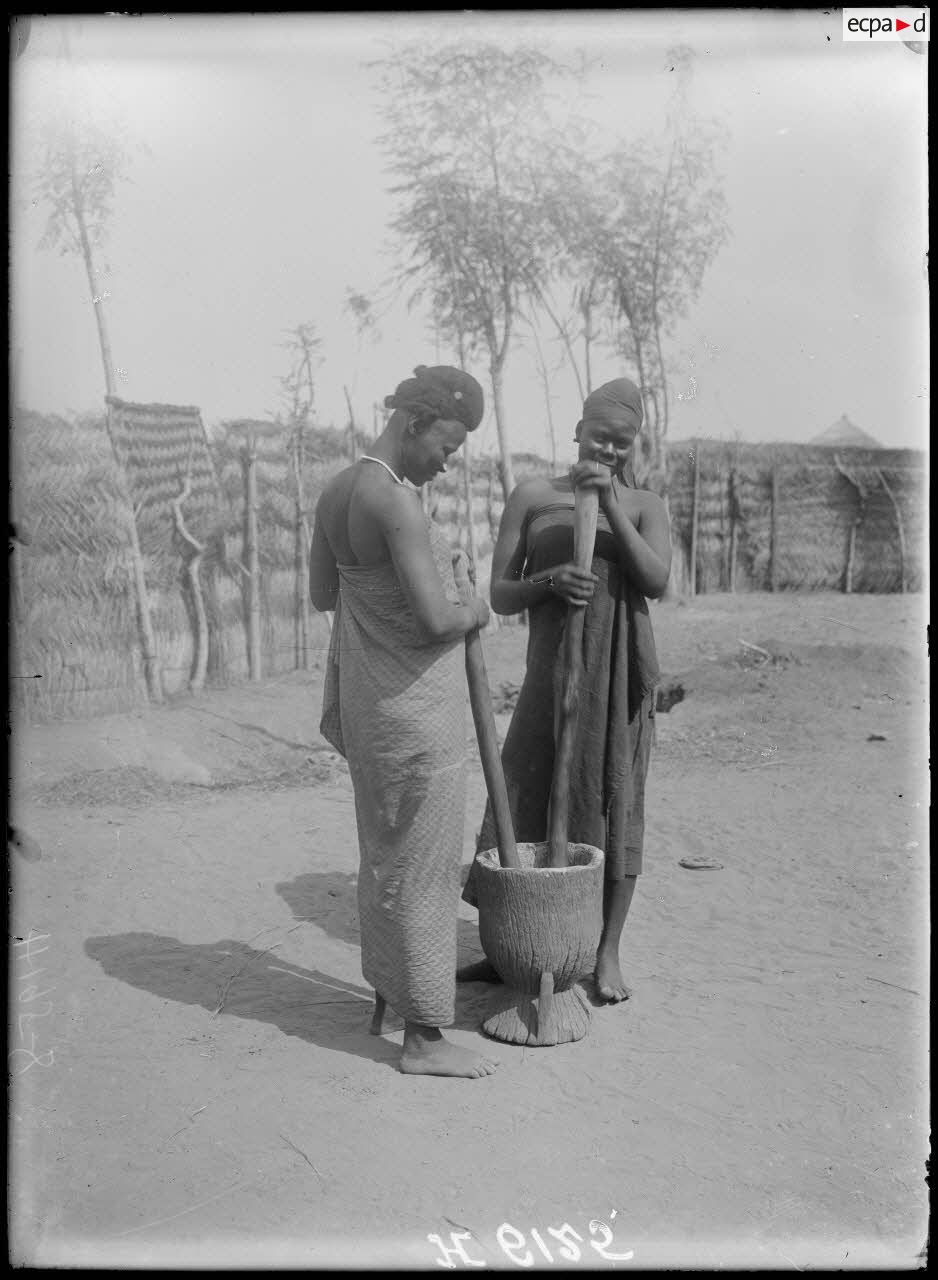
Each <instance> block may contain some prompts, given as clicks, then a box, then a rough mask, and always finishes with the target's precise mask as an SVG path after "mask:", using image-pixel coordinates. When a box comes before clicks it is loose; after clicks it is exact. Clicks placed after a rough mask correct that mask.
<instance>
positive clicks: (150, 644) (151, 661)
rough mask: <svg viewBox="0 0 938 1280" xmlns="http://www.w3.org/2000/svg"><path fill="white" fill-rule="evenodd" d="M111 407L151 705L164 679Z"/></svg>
mask: <svg viewBox="0 0 938 1280" xmlns="http://www.w3.org/2000/svg"><path fill="white" fill-rule="evenodd" d="M113 412H114V410H113V407H112V405H111V404H108V405H107V412H106V417H105V421H106V423H107V434H108V439H109V441H110V443H111V450H112V452H113V454H114V459H115V461H116V463H117V473H118V476H119V478H120V487H121V493H122V496H123V499H124V510H125V516H126V523H127V540H128V542H129V544H130V546H129V550H130V574H131V579H132V581H133V584H134V603H135V606H136V613H137V634H138V636H139V639H140V655H141V657H142V659H143V677H144V680H145V681H146V686H147V697H148V698H149V699H150V701H151V702H157V703H159V702H162V701H163V677H162V673H161V670H160V659H159V650H158V649H157V645H156V632H155V631H154V629H153V615H152V614H151V612H150V596H149V592H148V590H147V578H146V571H145V568H144V562H143V552H142V551H141V549H140V536H139V534H138V532H137V513H136V511H135V510H134V505H133V499H132V498H131V496H130V488H129V486H128V484H127V476H126V473H125V471H124V467H123V463H122V462H121V460H120V455H119V453H118V451H117V446H116V445H115V443H114V432H113V423H112V418H113Z"/></svg>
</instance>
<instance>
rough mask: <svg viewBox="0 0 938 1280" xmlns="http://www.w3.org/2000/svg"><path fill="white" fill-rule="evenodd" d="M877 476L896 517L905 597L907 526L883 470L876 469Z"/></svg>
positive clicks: (900, 572)
mask: <svg viewBox="0 0 938 1280" xmlns="http://www.w3.org/2000/svg"><path fill="white" fill-rule="evenodd" d="M876 474H877V475H878V476H879V480H880V483H881V484H882V486H883V488H884V489H885V490H886V496H887V497H888V498H889V501H890V502H891V503H892V510H893V514H894V515H895V517H896V532H897V533H898V534H899V582H900V587H899V589H900V591H901V592H902V594H903V595H905V593H906V592H907V591H908V589H909V581H908V576H907V573H906V548H905V525H904V524H903V521H902V511H901V510H900V507H899V503H898V501H897V500H896V495H895V494H894V493H893V491H892V489H890V487H889V485H888V484H887V483H886V477H885V476H884V475H883V473H882V470H881V468H879V467H877V468H876Z"/></svg>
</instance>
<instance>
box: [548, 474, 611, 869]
mask: <svg viewBox="0 0 938 1280" xmlns="http://www.w3.org/2000/svg"><path fill="white" fill-rule="evenodd" d="M573 500H574V525H573V558H574V561H575V562H576V564H577V565H578V566H579V567H580V568H581V569H589V567H590V565H591V564H592V563H593V544H594V543H595V541H596V520H597V517H598V515H599V495H598V493H597V492H596V490H595V489H586V490H581V489H575V490H574V492H573ZM585 619H586V607H585V606H582V605H579V606H578V605H572V604H571V605H567V621H566V625H565V626H564V637H563V661H564V671H563V692H562V695H561V703H560V715H559V725H558V728H557V734H556V743H557V745H556V750H555V755H554V774H553V780H552V783H551V789H550V805H549V808H548V817H547V839H548V843H549V846H550V847H549V849H548V854H547V865H548V866H549V867H565V866H566V865H567V862H568V857H567V827H568V825H569V809H570V770H571V767H572V764H573V749H574V747H575V745H576V728H577V719H578V711H579V698H580V681H581V677H582V674H583V624H584V621H585Z"/></svg>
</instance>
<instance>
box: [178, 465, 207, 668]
mask: <svg viewBox="0 0 938 1280" xmlns="http://www.w3.org/2000/svg"><path fill="white" fill-rule="evenodd" d="M191 493H192V452H191V449H190V452H189V465H188V467H187V469H186V478H185V480H184V482H183V486H182V489H181V490H180V492H179V496H178V497H176V498H174V499H173V500H172V502H171V504H170V505H171V506H172V508H173V523H174V525H175V527H176V532H177V534H178V535H179V537H180V539H181V540H182V542H183V543H184V544H186V545H188V546H189V547H190V548H191V549H192V554H191V555H190V556H189V557H188V558H187V559H186V577H187V578H188V579H189V592H190V594H191V597H192V608H193V611H194V613H195V655H194V657H193V663H192V673H191V675H190V677H189V691H190V692H191V693H199V692H200V691H201V690H202V689H203V688H204V687H205V672H206V670H207V669H208V617H207V615H206V612H205V597H204V596H203V594H202V581H201V579H200V577H199V569H200V568H201V565H202V556H203V553H204V551H205V547H204V545H203V544H202V543H201V542H199V541H198V539H197V538H194V537H193V536H192V534H191V533H190V532H189V530H188V529H187V528H186V522H185V519H184V517H183V514H182V504H183V503H184V502H185V501H186V499H187V498H188V497H189V496H190V494H191Z"/></svg>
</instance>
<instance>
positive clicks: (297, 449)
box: [290, 426, 309, 671]
mask: <svg viewBox="0 0 938 1280" xmlns="http://www.w3.org/2000/svg"><path fill="white" fill-rule="evenodd" d="M302 431H303V428H302V426H298V427H297V429H296V431H295V432H294V433H293V437H292V439H291V441H290V447H291V453H292V460H293V479H294V484H295V487H296V489H295V500H296V512H295V519H296V524H295V533H294V572H295V597H296V600H295V603H296V608H295V611H294V618H293V621H294V627H293V650H294V665H295V667H296V670H298V671H308V670H309V590H308V583H309V566H308V563H307V556H308V548H309V523H308V521H307V519H306V500H305V493H304V489H303V436H302Z"/></svg>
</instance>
